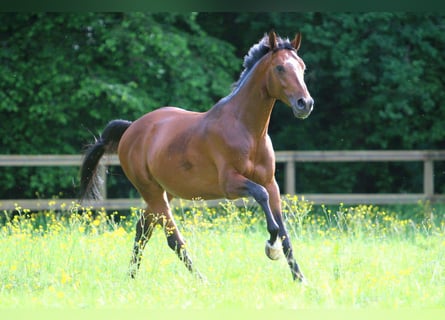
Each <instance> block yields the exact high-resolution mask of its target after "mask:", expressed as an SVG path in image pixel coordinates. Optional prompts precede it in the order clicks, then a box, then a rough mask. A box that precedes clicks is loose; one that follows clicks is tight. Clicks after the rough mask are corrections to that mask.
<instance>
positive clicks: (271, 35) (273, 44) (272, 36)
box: [269, 30, 278, 50]
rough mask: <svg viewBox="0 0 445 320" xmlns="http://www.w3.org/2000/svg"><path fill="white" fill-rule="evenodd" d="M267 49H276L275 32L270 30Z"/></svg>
mask: <svg viewBox="0 0 445 320" xmlns="http://www.w3.org/2000/svg"><path fill="white" fill-rule="evenodd" d="M269 47H270V50H274V49H275V48H276V47H278V43H277V35H276V34H275V31H273V30H271V31H270V32H269Z"/></svg>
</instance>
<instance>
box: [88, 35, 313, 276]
mask: <svg viewBox="0 0 445 320" xmlns="http://www.w3.org/2000/svg"><path fill="white" fill-rule="evenodd" d="M300 43H301V34H300V33H297V34H296V36H295V38H294V39H293V40H292V41H290V40H289V39H283V38H281V37H279V36H277V35H276V34H275V32H273V31H271V32H269V33H268V34H265V35H264V37H263V38H262V39H261V40H260V41H259V42H258V43H257V44H255V45H253V46H252V47H251V48H250V49H249V52H248V54H247V55H246V56H245V57H244V64H243V66H244V68H245V69H244V70H243V72H242V73H241V75H240V78H239V80H238V81H237V82H236V83H235V84H234V86H233V90H232V92H231V93H230V94H229V95H228V96H227V97H225V98H222V99H221V100H220V101H218V102H217V103H216V104H215V105H214V106H213V107H212V108H211V109H209V110H208V111H206V112H202V113H200V112H191V111H186V110H183V109H179V108H175V107H162V108H159V109H157V110H155V111H152V112H149V113H147V114H145V115H144V116H142V117H141V118H139V119H137V120H136V121H134V122H130V121H125V120H113V121H111V122H109V123H108V125H107V126H106V127H105V129H104V131H103V133H102V134H101V136H100V138H99V139H97V140H96V142H95V143H94V144H92V145H90V146H89V147H88V149H87V150H86V153H85V155H84V159H83V163H82V167H81V171H80V176H81V177H80V180H81V182H80V196H81V199H85V198H97V197H98V187H99V184H100V182H98V175H97V167H98V163H99V160H100V158H101V157H102V155H103V154H104V153H115V152H116V151H117V153H118V155H119V161H120V164H121V167H122V169H123V171H124V173H125V175H126V176H127V178H128V179H129V180H130V181H131V183H132V184H133V185H134V187H135V188H136V189H137V190H138V192H139V193H140V195H141V196H142V198H143V199H144V200H145V202H146V204H147V207H146V209H145V211H144V212H143V214H141V217H140V220H139V221H138V222H137V224H136V236H135V240H134V247H133V255H132V259H131V264H130V275H131V276H132V277H133V278H134V277H135V275H136V272H137V270H138V269H139V266H140V262H141V258H142V251H143V249H144V247H145V245H146V244H147V242H148V240H149V239H150V237H151V235H152V232H153V229H154V227H155V226H156V225H161V226H162V227H163V229H164V232H165V235H166V238H167V243H168V246H169V247H170V248H171V249H172V250H174V251H175V252H176V254H177V255H178V257H179V259H180V260H181V261H182V262H183V263H184V264H185V266H186V267H187V269H188V270H190V271H191V272H192V273H196V274H197V275H198V276H200V274H199V272H198V271H197V270H196V269H195V268H194V266H193V263H192V260H191V259H190V257H189V254H188V252H187V249H186V246H185V241H184V238H183V237H182V235H181V233H180V231H179V230H178V228H177V226H176V223H175V221H174V219H173V215H172V212H171V209H170V206H169V202H170V200H171V199H172V198H174V197H179V198H183V199H196V198H200V199H220V198H227V199H236V198H240V197H246V196H251V197H253V198H254V199H255V200H256V201H257V202H258V204H259V205H260V206H261V208H262V210H263V211H264V213H265V216H266V223H267V231H268V232H269V235H270V238H269V239H268V240H267V241H266V249H265V252H266V255H267V256H268V257H269V258H270V259H272V260H276V259H278V258H279V257H280V254H281V250H282V251H283V253H284V256H285V257H286V259H287V263H288V264H289V267H290V271H291V273H292V277H293V279H294V280H299V281H304V280H305V278H304V276H303V273H302V272H301V271H300V268H299V266H298V264H297V262H296V260H295V259H294V255H293V252H292V246H291V242H290V239H289V235H288V232H287V230H286V227H285V224H284V222H283V216H282V212H281V199H280V191H279V187H278V184H277V182H276V180H275V155H274V150H273V147H272V142H271V139H270V137H269V135H268V132H267V131H268V126H269V121H270V116H271V112H272V108H273V107H274V104H275V102H276V100H280V101H282V102H283V103H284V104H286V105H288V106H290V107H291V109H292V111H293V114H294V116H295V117H296V118H300V119H304V118H306V117H308V116H309V114H310V113H311V111H312V109H313V104H314V100H313V99H312V97H311V95H310V94H309V92H308V89H307V87H306V84H305V82H304V70H305V64H304V62H303V60H302V59H301V58H300V57H299V56H298V54H297V52H298V49H299V47H300Z"/></svg>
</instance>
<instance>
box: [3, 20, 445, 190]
mask: <svg viewBox="0 0 445 320" xmlns="http://www.w3.org/2000/svg"><path fill="white" fill-rule="evenodd" d="M0 21H1V22H2V23H1V24H0V118H1V129H0V130H1V135H0V139H1V143H0V145H1V149H0V153H1V154H48V153H49V154H78V153H81V152H82V149H83V147H84V146H85V144H87V143H89V142H91V141H92V140H93V139H94V136H97V135H99V133H100V132H101V130H102V128H103V127H104V126H105V125H106V123H107V122H108V121H109V120H111V119H116V118H122V119H128V120H134V119H136V118H138V117H140V116H141V115H142V114H144V113H146V112H148V111H151V110H154V109H156V108H159V107H161V106H165V105H174V106H179V107H183V108H186V109H189V110H198V111H203V110H207V109H208V108H210V107H211V106H212V105H213V104H214V103H215V102H216V101H217V100H219V99H220V98H221V97H223V96H225V95H227V94H228V93H229V92H230V90H231V84H232V83H233V82H235V81H236V80H237V79H238V77H239V74H240V72H241V71H242V60H243V56H244V55H245V54H246V53H247V51H248V49H249V48H250V47H251V46H252V45H253V44H254V43H256V42H257V41H258V40H259V39H260V38H261V37H262V36H263V34H264V33H265V32H267V31H269V30H271V29H274V30H275V31H276V32H277V33H278V34H280V35H281V36H287V37H293V36H294V35H295V33H296V32H297V31H300V32H302V34H303V41H302V46H301V49H300V52H299V53H300V55H301V57H302V58H303V59H304V61H305V63H306V65H307V72H306V83H307V85H308V88H309V90H310V92H311V95H312V96H313V97H314V99H315V109H314V112H313V113H312V115H311V116H310V117H309V118H308V119H306V120H304V121H299V120H296V119H293V117H292V114H291V112H290V110H289V109H288V108H286V107H285V106H284V105H282V104H281V103H277V106H276V108H275V110H274V112H273V118H272V121H271V126H270V132H269V133H270V135H271V136H272V140H273V142H274V146H275V149H276V150H358V149H378V150H380V149H400V150H405V149H443V148H444V147H445V130H444V127H445V126H444V120H443V119H445V107H444V106H442V104H443V101H445V90H444V87H445V86H444V80H443V79H444V77H443V74H445V59H443V53H444V52H445V36H444V34H445V16H442V15H437V14H425V13H422V14H415V13H384V12H379V13H353V14H352V13H224V14H221V13H181V14H175V13H158V14H153V13H83V14H77V13H76V14H73V13H52V14H47V13H17V14H13V13H1V14H0ZM0 172H1V174H0V177H1V181H2V183H1V184H0V198H21V197H35V196H39V197H45V198H46V197H51V196H54V195H56V196H57V195H60V196H63V197H73V196H75V191H76V186H77V184H78V177H77V174H78V168H60V169H58V168H10V169H9V168H8V169H5V168H2V169H1V171H0ZM435 173H436V190H437V191H438V192H442V193H443V192H444V190H445V166H444V165H443V163H437V164H436V169H435ZM280 175H282V168H281V167H280V166H279V167H278V176H279V177H280ZM297 181H298V186H297V190H298V192H301V193H310V192H421V190H422V166H421V164H420V163H405V164H403V163H379V164H372V163H359V164H347V165H345V164H302V165H300V166H299V167H298V172H297ZM108 187H109V188H108V189H109V195H110V196H112V197H113V196H128V194H129V193H132V194H135V195H136V193H135V192H134V191H131V188H130V187H128V184H127V183H126V182H125V179H124V178H123V177H122V173H121V171H120V170H119V169H118V168H112V169H111V173H110V179H109V183H108Z"/></svg>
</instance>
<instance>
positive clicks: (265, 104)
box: [223, 66, 275, 138]
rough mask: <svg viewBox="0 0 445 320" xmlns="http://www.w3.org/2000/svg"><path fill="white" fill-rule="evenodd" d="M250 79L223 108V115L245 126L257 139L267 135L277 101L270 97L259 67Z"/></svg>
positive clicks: (229, 98)
mask: <svg viewBox="0 0 445 320" xmlns="http://www.w3.org/2000/svg"><path fill="white" fill-rule="evenodd" d="M251 72H252V74H251V75H249V78H248V79H246V81H245V82H244V83H243V84H241V87H240V88H238V89H236V90H235V93H233V94H232V95H231V96H229V97H228V99H227V101H226V102H225V104H224V106H223V114H225V115H227V116H228V117H230V118H231V120H232V121H233V120H235V121H238V122H239V123H241V124H243V125H244V127H245V128H246V130H247V131H248V132H249V133H250V134H251V135H252V136H253V137H255V138H261V137H264V136H265V135H266V134H267V129H268V126H269V121H270V116H271V113H272V109H273V106H274V104H275V99H274V98H272V97H270V96H269V95H268V93H267V90H266V84H265V82H264V80H262V81H261V80H260V81H258V79H264V76H261V75H260V74H258V73H260V72H264V70H262V68H260V67H259V66H257V67H255V69H254V70H252V71H251Z"/></svg>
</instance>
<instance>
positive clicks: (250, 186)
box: [246, 180, 269, 204]
mask: <svg viewBox="0 0 445 320" xmlns="http://www.w3.org/2000/svg"><path fill="white" fill-rule="evenodd" d="M246 187H247V190H248V192H249V194H250V195H251V196H252V197H253V198H254V199H255V200H256V201H257V202H258V203H259V204H263V203H268V202H269V193H268V192H267V190H266V188H264V187H263V186H261V185H259V184H257V183H255V182H252V181H250V180H247V182H246Z"/></svg>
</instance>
